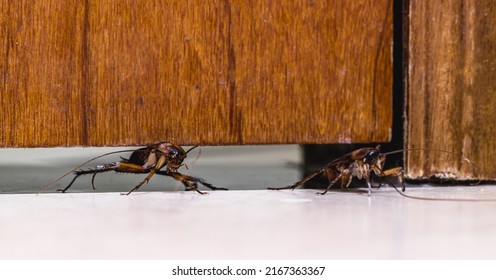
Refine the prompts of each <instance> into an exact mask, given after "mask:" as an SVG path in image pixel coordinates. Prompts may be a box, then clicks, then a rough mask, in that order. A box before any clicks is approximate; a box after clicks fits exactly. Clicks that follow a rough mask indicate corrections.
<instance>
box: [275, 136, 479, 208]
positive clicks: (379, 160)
mask: <svg viewBox="0 0 496 280" xmlns="http://www.w3.org/2000/svg"><path fill="white" fill-rule="evenodd" d="M380 148H381V147H380V145H377V146H376V147H374V148H372V147H368V148H361V149H358V150H354V151H352V152H350V153H347V154H345V155H343V156H341V157H338V158H336V159H335V160H333V161H331V162H330V163H328V164H326V165H324V166H323V167H322V168H321V169H319V170H317V171H316V172H313V173H311V174H310V175H308V176H306V177H305V178H303V179H301V180H300V181H298V182H296V183H294V184H293V185H290V186H287V187H277V188H268V189H270V190H285V189H291V190H294V189H295V188H297V187H299V186H301V185H303V184H305V183H306V182H308V181H310V180H311V179H313V178H314V177H316V176H317V175H320V174H324V175H325V176H326V177H327V179H328V180H329V182H330V183H329V185H328V186H327V188H326V189H325V190H324V191H323V192H318V193H317V194H321V195H324V194H326V193H327V192H328V191H329V190H330V189H331V187H332V186H334V185H335V184H336V183H338V182H341V188H342V189H345V188H347V187H348V186H349V185H350V183H351V181H352V179H353V178H354V177H355V178H357V179H365V181H366V182H367V187H368V195H369V196H370V194H371V190H372V181H371V175H372V174H375V175H376V176H377V177H378V178H379V186H378V187H380V186H381V178H383V177H390V176H396V177H397V178H398V179H399V181H400V183H401V185H402V188H401V192H400V191H399V190H398V189H397V188H396V186H394V185H393V187H394V189H395V190H396V191H398V193H400V194H401V195H403V196H406V197H410V198H416V197H411V196H408V195H405V194H403V192H405V183H404V178H403V177H404V175H403V174H404V173H403V168H401V167H395V168H391V169H388V170H383V167H384V162H385V161H386V156H387V155H390V154H395V153H400V152H404V151H411V150H434V151H439V152H445V153H449V154H454V153H452V152H449V151H444V150H440V149H431V148H418V149H416V148H411V149H402V150H396V151H392V152H388V153H381V151H380ZM462 159H464V160H466V161H468V162H469V163H471V162H470V160H468V159H467V158H465V157H462Z"/></svg>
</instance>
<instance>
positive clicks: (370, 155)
mask: <svg viewBox="0 0 496 280" xmlns="http://www.w3.org/2000/svg"><path fill="white" fill-rule="evenodd" d="M380 148H381V146H380V145H377V147H375V148H372V149H370V150H369V151H368V152H367V154H366V155H365V157H364V158H363V162H364V163H367V164H376V163H377V162H378V161H379V158H380V156H381V151H380Z"/></svg>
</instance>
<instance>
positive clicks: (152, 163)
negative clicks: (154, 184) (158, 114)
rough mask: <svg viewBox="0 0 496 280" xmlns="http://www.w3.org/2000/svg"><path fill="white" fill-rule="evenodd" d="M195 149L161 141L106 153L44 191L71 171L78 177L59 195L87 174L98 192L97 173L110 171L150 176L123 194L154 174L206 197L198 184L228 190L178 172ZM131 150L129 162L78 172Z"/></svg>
mask: <svg viewBox="0 0 496 280" xmlns="http://www.w3.org/2000/svg"><path fill="white" fill-rule="evenodd" d="M196 147H197V146H195V147H192V148H191V149H189V150H188V151H184V149H183V148H182V147H181V146H179V145H176V144H172V143H166V142H159V143H155V144H151V145H148V146H146V147H143V148H139V149H137V150H122V151H116V152H110V153H106V154H103V155H101V156H98V157H95V158H92V159H90V160H88V161H86V162H84V163H83V164H81V165H79V166H77V167H75V168H73V169H72V170H70V171H69V172H67V173H66V174H64V175H63V176H62V177H60V178H58V179H56V180H55V181H53V182H52V183H50V184H49V185H48V186H47V187H45V188H44V190H45V189H47V188H49V187H50V186H52V185H54V184H55V183H56V182H58V181H60V180H61V179H62V178H64V177H65V176H67V175H69V174H70V173H72V172H74V175H75V176H74V178H73V179H72V181H71V182H70V183H69V185H67V187H65V188H63V189H58V190H57V192H62V193H64V192H66V191H67V190H68V189H69V188H70V187H71V186H72V184H73V183H74V181H76V179H77V178H78V177H79V176H81V175H88V174H93V176H92V179H91V185H92V187H93V189H94V190H95V189H96V188H95V184H94V180H95V176H96V174H98V173H103V172H108V171H115V172H120V173H137V174H148V175H147V176H146V177H145V179H144V180H143V181H141V182H140V183H139V184H138V185H137V186H135V187H134V188H133V189H131V190H130V191H129V192H127V193H122V194H123V195H129V194H131V193H132V192H134V191H136V190H138V189H139V188H140V187H141V186H142V185H143V184H145V183H148V181H149V180H150V179H151V178H152V176H153V175H154V174H157V175H163V176H169V177H172V178H174V179H175V180H178V181H180V182H181V183H182V184H183V185H184V186H185V187H186V188H187V189H190V190H194V191H196V192H198V193H199V194H205V192H202V191H200V190H199V189H198V184H202V185H203V186H205V187H207V188H209V189H211V190H214V191H215V190H227V189H226V188H219V187H215V186H213V185H212V184H210V183H207V182H206V181H204V180H203V179H201V178H198V177H193V176H188V175H185V174H182V173H180V172H178V169H179V168H180V167H181V166H183V165H184V164H183V161H184V159H185V158H186V157H187V154H188V153H189V152H190V151H191V150H193V149H194V148H196ZM130 151H132V154H131V156H130V157H129V159H126V158H122V157H121V159H122V160H121V161H118V162H112V163H107V164H103V165H98V166H96V167H95V168H94V169H90V170H77V169H78V168H80V167H82V166H83V165H85V164H87V163H89V162H91V161H93V160H95V159H98V158H101V157H103V156H107V155H110V154H116V153H122V152H130ZM76 170H77V171H76Z"/></svg>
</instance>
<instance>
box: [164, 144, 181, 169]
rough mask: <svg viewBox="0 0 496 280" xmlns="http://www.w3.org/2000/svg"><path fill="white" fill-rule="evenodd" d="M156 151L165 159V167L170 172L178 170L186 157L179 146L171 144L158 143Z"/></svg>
mask: <svg viewBox="0 0 496 280" xmlns="http://www.w3.org/2000/svg"><path fill="white" fill-rule="evenodd" d="M157 150H158V151H160V152H161V153H162V154H164V155H165V156H166V157H167V167H168V168H169V170H171V171H176V170H177V169H179V167H181V165H182V164H183V161H184V159H185V158H186V156H187V155H186V152H185V151H184V149H183V148H181V146H178V145H176V144H172V143H160V144H159V145H158V149H157Z"/></svg>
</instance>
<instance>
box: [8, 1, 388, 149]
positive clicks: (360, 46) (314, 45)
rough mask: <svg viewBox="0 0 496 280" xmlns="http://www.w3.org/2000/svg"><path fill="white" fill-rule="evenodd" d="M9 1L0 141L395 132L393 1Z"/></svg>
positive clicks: (323, 137) (219, 139)
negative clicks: (393, 126) (392, 103)
mask: <svg viewBox="0 0 496 280" xmlns="http://www.w3.org/2000/svg"><path fill="white" fill-rule="evenodd" d="M0 7H1V13H0V26H1V27H0V28H1V29H0V49H1V50H2V52H1V54H0V71H1V72H0V73H1V74H0V76H1V78H0V129H1V131H0V146H4V147H35V146H112V145H133V144H145V143H151V142H156V141H170V142H174V143H178V144H204V145H205V144H208V145H227V144H268V143H351V142H353V143H356V142H378V141H388V140H389V139H390V134H391V132H390V130H391V123H392V108H391V107H392V105H391V100H392V97H391V92H392V73H391V72H392V61H391V56H392V54H391V48H392V1H390V0H359V1H344V0H341V1H331V0H327V1H308V0H295V1H263V0H255V1H242V0H226V1H220V0H219V1H214V0H212V1H187V0H177V1H174V0H163V1H141V0H138V1H96V0H85V1H71V0H69V1H58V0H43V1H41V0H38V1H9V0H0Z"/></svg>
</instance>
